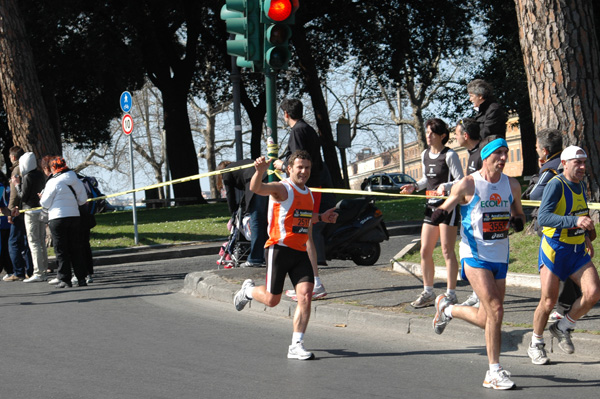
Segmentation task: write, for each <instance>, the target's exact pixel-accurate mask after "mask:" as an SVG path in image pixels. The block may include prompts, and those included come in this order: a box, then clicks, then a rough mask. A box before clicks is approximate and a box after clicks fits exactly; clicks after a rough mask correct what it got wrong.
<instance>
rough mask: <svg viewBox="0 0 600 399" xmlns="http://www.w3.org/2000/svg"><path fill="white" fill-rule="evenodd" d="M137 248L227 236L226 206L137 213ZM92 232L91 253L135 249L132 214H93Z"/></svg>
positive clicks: (188, 207)
mask: <svg viewBox="0 0 600 399" xmlns="http://www.w3.org/2000/svg"><path fill="white" fill-rule="evenodd" d="M136 213H137V222H138V237H139V244H140V245H154V244H171V243H182V242H189V241H207V240H215V239H217V238H225V237H227V236H228V234H229V233H228V232H227V221H228V220H229V218H230V214H229V210H228V208H227V204H225V203H217V204H206V205H190V206H181V207H172V208H158V209H144V208H140V209H138V210H137V212H136ZM96 222H97V225H96V227H94V228H93V229H92V234H91V238H90V243H91V246H92V250H105V249H116V248H127V247H133V246H135V238H134V228H133V212H131V211H123V212H112V213H103V214H98V215H96Z"/></svg>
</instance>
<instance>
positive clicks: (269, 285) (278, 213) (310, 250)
mask: <svg viewBox="0 0 600 399" xmlns="http://www.w3.org/2000/svg"><path fill="white" fill-rule="evenodd" d="M271 162H272V160H269V161H267V160H266V159H265V158H264V157H260V158H257V159H256V161H255V162H254V167H255V168H256V172H255V173H254V176H252V180H251V181H250V189H251V190H252V191H253V192H254V193H255V194H258V195H268V196H269V211H268V212H269V215H268V219H269V227H268V232H269V239H268V240H267V243H266V244H265V247H266V251H265V255H266V256H265V257H266V259H267V281H266V285H262V286H258V287H255V286H254V281H252V280H250V279H248V280H246V281H244V283H243V284H242V289H240V290H239V291H238V292H237V293H236V294H235V297H234V299H233V303H234V304H235V308H236V309H237V310H238V311H241V310H242V309H244V307H245V306H246V304H247V303H248V302H249V301H251V300H253V299H255V300H257V301H258V302H260V303H262V304H264V305H266V306H269V307H274V306H277V304H278V303H279V302H280V301H281V294H282V293H283V284H284V282H285V276H286V274H288V275H289V276H290V280H291V281H292V284H293V285H294V289H295V290H296V293H297V298H298V306H296V312H295V314H294V320H293V325H294V332H293V334H292V344H291V345H290V346H289V349H288V355H287V357H288V358H289V359H298V360H308V359H312V358H314V355H313V354H312V353H311V352H308V351H307V350H306V349H304V333H305V331H306V327H307V325H308V320H309V318H310V304H311V300H312V292H313V287H314V274H313V269H312V265H311V261H316V256H317V254H316V251H315V247H314V244H313V241H312V224H313V223H315V222H316V221H320V222H326V223H335V221H336V219H337V213H335V208H331V209H329V210H327V211H326V212H324V213H323V214H313V197H312V194H311V192H310V190H309V188H308V187H307V186H306V181H307V180H308V178H309V176H310V169H311V160H310V155H309V154H308V152H306V151H303V150H299V151H295V152H294V153H293V154H292V155H291V156H290V158H289V164H288V168H287V169H288V175H289V176H290V177H289V178H287V179H285V180H283V181H280V182H272V183H264V182H263V181H262V178H263V175H264V173H265V172H266V171H267V169H268V168H269V165H270V163H271Z"/></svg>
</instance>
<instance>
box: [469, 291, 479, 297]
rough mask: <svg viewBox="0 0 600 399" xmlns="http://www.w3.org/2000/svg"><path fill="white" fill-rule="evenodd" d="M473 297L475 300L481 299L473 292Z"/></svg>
mask: <svg viewBox="0 0 600 399" xmlns="http://www.w3.org/2000/svg"><path fill="white" fill-rule="evenodd" d="M471 296H472V297H473V298H477V299H479V297H478V296H477V294H476V293H475V291H473V293H472V294H471Z"/></svg>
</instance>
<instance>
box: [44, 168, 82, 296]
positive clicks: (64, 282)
mask: <svg viewBox="0 0 600 399" xmlns="http://www.w3.org/2000/svg"><path fill="white" fill-rule="evenodd" d="M50 168H51V171H52V175H51V177H50V178H49V179H48V181H47V182H46V188H45V189H44V192H43V194H42V196H41V198H40V204H41V205H42V206H43V207H44V208H46V209H48V220H49V225H50V232H51V233H52V243H53V246H54V252H55V254H56V259H57V262H58V274H57V281H56V287H57V288H65V287H72V286H73V283H72V282H71V268H72V269H73V271H74V272H75V276H76V277H77V279H78V281H79V286H80V287H82V286H86V285H87V283H86V282H85V277H86V274H87V271H86V268H85V266H84V264H83V255H82V251H81V233H80V228H81V226H80V223H81V221H80V216H79V206H80V205H83V204H85V203H86V201H87V194H86V193H85V188H84V186H83V183H82V182H81V180H79V178H77V175H76V174H75V172H73V171H72V170H70V169H69V168H68V167H67V164H66V162H65V160H64V158H62V157H58V156H57V157H54V158H53V159H52V160H51V161H50ZM52 282H54V281H52Z"/></svg>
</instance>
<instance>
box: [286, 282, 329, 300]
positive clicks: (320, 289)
mask: <svg viewBox="0 0 600 399" xmlns="http://www.w3.org/2000/svg"><path fill="white" fill-rule="evenodd" d="M285 295H286V296H287V297H289V298H290V299H291V300H292V301H294V302H298V295H296V290H287V291H285ZM326 296H327V291H326V290H325V287H324V286H323V284H321V285H315V287H314V288H313V294H312V299H313V301H314V300H315V299H321V298H325V297H326Z"/></svg>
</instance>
